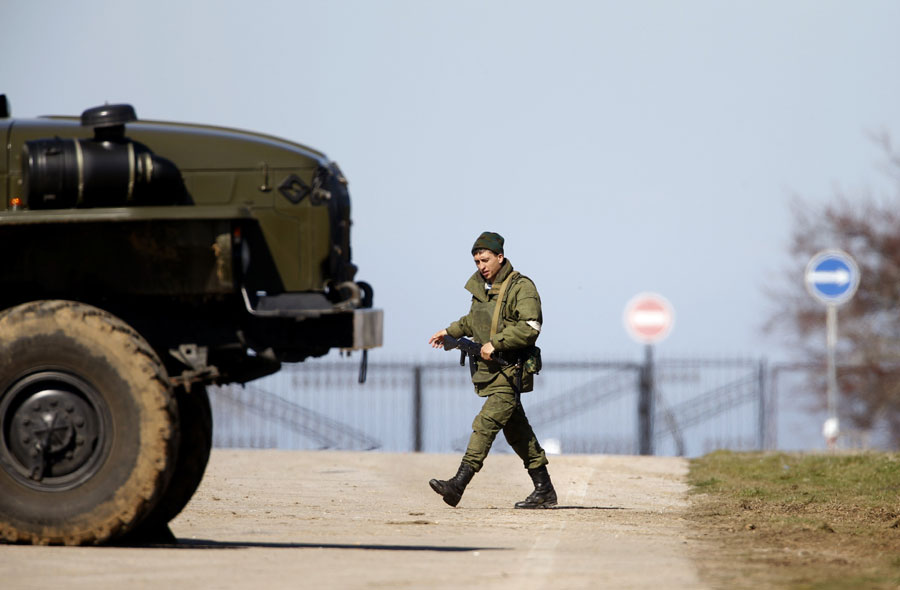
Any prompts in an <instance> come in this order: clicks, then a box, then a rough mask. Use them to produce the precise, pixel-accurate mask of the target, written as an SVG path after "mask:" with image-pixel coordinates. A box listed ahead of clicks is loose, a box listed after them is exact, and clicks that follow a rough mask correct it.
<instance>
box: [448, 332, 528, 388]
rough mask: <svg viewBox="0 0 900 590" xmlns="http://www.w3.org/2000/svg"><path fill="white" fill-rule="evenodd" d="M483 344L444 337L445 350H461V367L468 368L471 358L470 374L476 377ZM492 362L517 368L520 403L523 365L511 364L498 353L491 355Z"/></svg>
mask: <svg viewBox="0 0 900 590" xmlns="http://www.w3.org/2000/svg"><path fill="white" fill-rule="evenodd" d="M481 346H482V345H481V344H479V343H477V342H474V341H472V340H469V339H468V338H454V337H452V336H446V335H445V336H444V350H453V349H455V348H458V349H459V366H461V367H464V366H466V357H469V372H470V373H471V374H472V375H474V374H475V371H476V370H477V369H476V367H477V363H478V361H479V360H482V359H481ZM491 360H492V361H494V362H496V363H497V364H499V365H500V366H501V367H508V366H515V367H516V368H517V369H518V370H517V371H516V383H515V386H516V404H517V405H518V403H519V394H520V393H521V392H522V363H515V364H513V363H511V362H509V361H507V360H506V359H504V358H502V357H501V356H500V355H499V354H497V351H494V353H493V354H491Z"/></svg>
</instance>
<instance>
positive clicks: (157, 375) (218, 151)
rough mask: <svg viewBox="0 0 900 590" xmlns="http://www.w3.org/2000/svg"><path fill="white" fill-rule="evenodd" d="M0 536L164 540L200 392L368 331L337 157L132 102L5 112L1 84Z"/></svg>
mask: <svg viewBox="0 0 900 590" xmlns="http://www.w3.org/2000/svg"><path fill="white" fill-rule="evenodd" d="M0 137H2V139H3V141H2V143H0V253H2V255H0V256H2V258H0V260H2V262H0V310H2V311H0V540H5V541H6V542H14V543H34V544H67V545H79V544H100V543H108V542H120V543H124V542H146V541H165V540H172V539H173V537H171V532H170V531H169V529H168V525H167V523H168V522H169V521H170V520H171V519H172V518H174V517H175V516H176V515H177V514H178V513H179V512H180V511H181V510H182V508H183V507H184V506H185V505H186V504H187V502H188V500H189V499H190V497H191V496H192V495H193V493H194V492H195V491H196V489H197V486H198V485H199V484H200V480H201V478H202V476H203V472H204V469H205V467H206V464H207V460H208V458H209V454H210V448H211V446H212V417H211V412H210V402H209V397H208V395H207V391H206V388H207V386H210V385H217V384H227V383H246V382H248V381H251V380H253V379H257V378H260V377H263V376H265V375H269V374H271V373H274V372H276V371H278V370H279V368H280V367H281V363H283V362H288V363H293V362H300V361H303V360H304V359H307V358H309V357H317V356H322V355H324V354H326V353H327V352H328V351H329V350H332V349H342V350H360V351H363V353H362V357H363V366H361V367H360V369H361V370H360V375H361V378H362V376H364V374H365V366H364V363H365V351H367V350H369V349H371V348H373V347H377V346H380V344H381V336H382V313H381V311H380V310H377V309H373V308H372V289H371V287H370V286H369V285H368V284H366V283H363V282H358V281H356V280H355V277H356V272H357V268H356V266H354V264H353V263H352V262H351V256H350V223H351V220H350V198H349V194H348V190H347V180H346V178H345V177H344V175H343V174H342V172H341V170H340V168H338V166H337V164H335V163H334V162H332V161H330V160H329V159H328V158H326V157H325V155H324V154H322V153H320V152H318V151H316V150H314V149H311V148H309V147H305V146H303V145H300V144H297V143H292V142H289V141H285V140H283V139H278V138H275V137H270V136H266V135H262V134H258V133H250V132H245V131H239V130H234V129H225V128H220V127H213V126H201V125H188V124H180V123H165V122H156V121H143V120H138V119H137V116H136V113H135V110H134V108H133V107H132V106H130V105H127V104H113V105H103V106H98V107H93V108H89V109H87V110H85V111H84V112H83V113H82V114H81V116H80V117H62V116H49V117H39V118H35V119H14V118H12V117H11V114H10V108H9V102H8V100H7V99H6V97H5V96H3V95H0Z"/></svg>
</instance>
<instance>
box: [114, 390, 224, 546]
mask: <svg viewBox="0 0 900 590" xmlns="http://www.w3.org/2000/svg"><path fill="white" fill-rule="evenodd" d="M175 399H176V401H177V402H178V422H179V425H180V442H179V444H178V453H177V458H176V460H175V469H174V471H173V475H172V479H171V481H170V482H169V485H168V487H167V488H166V491H165V492H164V493H163V496H162V499H161V500H160V502H159V503H158V504H157V505H156V507H155V508H154V509H153V510H152V511H151V512H150V513H149V514H148V515H147V516H146V517H144V520H143V521H142V522H141V523H140V524H139V525H138V526H137V528H135V529H134V530H133V531H132V532H130V533H128V535H126V536H125V538H124V539H123V543H124V544H127V545H143V544H146V543H175V542H177V539H176V538H175V535H174V534H172V532H171V531H170V530H169V527H168V523H169V521H170V520H172V519H173V518H175V517H176V516H178V514H179V513H180V512H181V511H182V510H184V507H185V506H187V504H188V502H189V501H190V499H191V497H192V496H193V495H194V492H196V491H197V488H198V487H200V481H201V480H202V479H203V473H204V472H205V471H206V464H207V463H208V462H209V454H210V452H211V451H212V409H211V407H210V404H209V394H208V393H207V392H206V387H204V386H203V385H200V384H198V383H195V384H194V385H193V386H192V387H191V389H190V391H188V390H186V389H185V388H184V387H180V386H179V387H177V388H176V389H175Z"/></svg>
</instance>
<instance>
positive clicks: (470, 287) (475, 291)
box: [466, 258, 513, 301]
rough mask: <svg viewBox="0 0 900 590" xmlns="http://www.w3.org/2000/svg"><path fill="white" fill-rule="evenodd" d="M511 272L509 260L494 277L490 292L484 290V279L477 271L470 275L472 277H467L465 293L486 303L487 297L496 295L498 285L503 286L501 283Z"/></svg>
mask: <svg viewBox="0 0 900 590" xmlns="http://www.w3.org/2000/svg"><path fill="white" fill-rule="evenodd" d="M512 271H513V265H512V262H510V261H509V258H507V259H506V261H505V262H504V263H503V266H501V267H500V272H498V273H497V276H496V277H494V284H493V285H491V289H490V291H488V290H487V289H486V287H487V283H485V282H484V277H483V276H481V273H480V272H478V271H477V270H476V271H475V272H474V273H472V276H471V277H469V280H468V281H466V291H468V292H469V293H471V294H472V295H473V296H474V297H475V299H477V300H479V301H487V300H488V295H496V294H497V292H498V291H499V290H500V285H502V284H503V281H505V280H506V277H508V276H509V273H511V272H512Z"/></svg>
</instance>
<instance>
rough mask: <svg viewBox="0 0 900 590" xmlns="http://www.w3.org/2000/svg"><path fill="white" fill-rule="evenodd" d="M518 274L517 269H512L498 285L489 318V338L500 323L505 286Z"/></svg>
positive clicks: (495, 331)
mask: <svg viewBox="0 0 900 590" xmlns="http://www.w3.org/2000/svg"><path fill="white" fill-rule="evenodd" d="M517 276H519V271H517V270H514V271H512V272H511V273H509V276H508V277H506V280H505V281H503V284H502V285H500V292H499V293H497V305H496V306H494V317H493V318H492V319H491V338H493V337H494V334H496V333H497V325H498V324H499V323H500V310H501V309H502V308H503V297H504V296H505V295H506V288H507V287H509V284H510V283H512V282H513V279H514V278H516V277H517Z"/></svg>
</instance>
